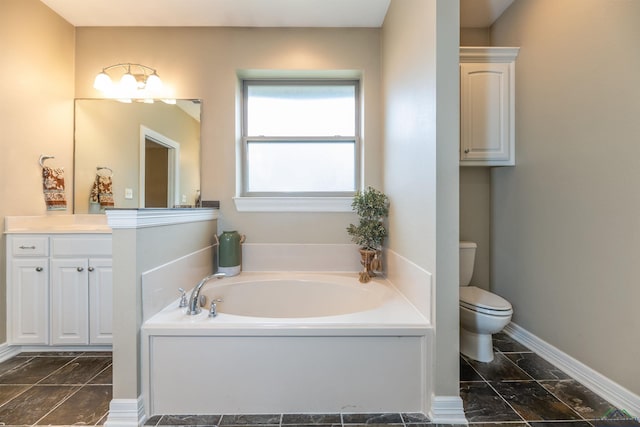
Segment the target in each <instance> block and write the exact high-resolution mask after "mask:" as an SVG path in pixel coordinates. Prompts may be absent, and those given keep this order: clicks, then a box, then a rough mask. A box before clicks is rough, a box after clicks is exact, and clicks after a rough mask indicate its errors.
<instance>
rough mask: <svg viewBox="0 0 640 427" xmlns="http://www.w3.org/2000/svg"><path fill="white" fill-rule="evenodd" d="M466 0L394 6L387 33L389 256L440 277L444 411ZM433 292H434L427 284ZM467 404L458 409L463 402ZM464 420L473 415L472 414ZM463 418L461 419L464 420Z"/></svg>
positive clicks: (411, 0)
mask: <svg viewBox="0 0 640 427" xmlns="http://www.w3.org/2000/svg"><path fill="white" fill-rule="evenodd" d="M459 13H460V12H459V2H458V1H451V0H392V2H391V5H390V7H389V11H388V12H387V16H386V19H385V22H384V26H383V30H382V75H383V85H382V87H383V96H384V115H383V117H384V123H385V131H384V137H385V139H384V190H385V192H386V193H387V195H388V196H389V199H390V201H391V208H390V215H389V241H388V248H389V251H392V252H394V253H396V254H397V255H400V256H401V257H404V258H406V259H408V260H409V261H411V262H413V263H415V264H416V265H417V266H418V267H420V268H422V269H424V270H425V271H426V272H428V273H430V274H431V275H432V276H433V277H434V279H435V280H434V284H435V287H434V289H435V292H434V293H435V295H433V296H432V301H433V305H432V312H434V315H433V318H432V320H433V321H434V324H435V327H436V334H435V335H436V343H435V345H434V347H433V350H434V357H435V363H434V365H433V366H432V367H431V372H432V373H433V378H432V384H430V385H429V386H430V387H431V389H432V393H433V395H434V401H432V402H425V406H426V407H425V408H424V410H425V411H426V412H428V411H430V410H431V413H432V417H434V418H435V419H436V420H437V421H438V422H452V421H451V419H445V418H444V417H441V415H442V414H439V413H438V414H436V413H434V405H435V406H437V405H438V404H440V403H441V402H442V398H445V399H447V398H450V399H451V400H450V401H449V402H453V406H454V407H455V408H454V409H455V410H457V411H459V412H462V403H461V401H460V399H459V389H458V377H459V374H458V173H459V172H458V127H459V112H458V111H459V108H458V93H459V92H458V78H457V76H458V47H459ZM424 286H428V284H427V283H425V284H424ZM456 405H457V406H456ZM462 419H463V420H464V415H462ZM456 421H460V420H459V419H456Z"/></svg>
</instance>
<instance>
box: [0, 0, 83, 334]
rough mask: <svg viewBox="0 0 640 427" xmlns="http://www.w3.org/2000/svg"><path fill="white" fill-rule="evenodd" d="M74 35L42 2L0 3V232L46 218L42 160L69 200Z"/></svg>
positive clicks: (1, 286)
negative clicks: (12, 221) (13, 220)
mask: <svg viewBox="0 0 640 427" xmlns="http://www.w3.org/2000/svg"><path fill="white" fill-rule="evenodd" d="M74 43H75V29H74V27H73V26H72V25H71V24H69V23H68V22H66V21H64V20H63V19H62V18H60V17H59V16H58V15H57V14H55V13H54V12H53V11H52V10H51V9H49V8H48V7H46V6H45V5H44V4H43V3H41V2H40V1H39V0H2V1H0V52H2V54H1V55H0V93H2V97H3V101H2V103H0V129H2V137H0V152H1V155H0V171H2V180H1V181H0V226H1V227H2V230H4V218H5V217H6V216H11V215H44V214H47V211H46V207H45V204H44V197H43V194H42V170H41V168H40V165H39V164H38V158H39V157H40V155H41V154H49V155H52V156H55V157H56V158H55V159H54V160H49V161H48V162H47V164H48V165H50V166H55V167H64V169H65V186H66V196H67V206H68V208H67V210H66V211H55V212H49V213H48V214H50V215H58V214H67V213H71V212H72V195H73V96H74V71H73V66H74V54H75V50H74ZM5 267H6V266H5V238H4V235H2V237H1V238H0V342H5V341H6V327H5V326H6V310H5V306H6V302H5V297H6V294H5V290H6V283H5V277H6V273H5V271H6V270H5Z"/></svg>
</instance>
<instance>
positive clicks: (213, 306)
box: [209, 300, 218, 317]
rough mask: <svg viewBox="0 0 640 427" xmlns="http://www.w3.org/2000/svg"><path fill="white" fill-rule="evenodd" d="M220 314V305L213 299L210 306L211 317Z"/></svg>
mask: <svg viewBox="0 0 640 427" xmlns="http://www.w3.org/2000/svg"><path fill="white" fill-rule="evenodd" d="M217 315H218V307H217V306H216V300H213V301H211V307H209V317H216V316H217Z"/></svg>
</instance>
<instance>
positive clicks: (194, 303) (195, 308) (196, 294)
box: [187, 273, 226, 316]
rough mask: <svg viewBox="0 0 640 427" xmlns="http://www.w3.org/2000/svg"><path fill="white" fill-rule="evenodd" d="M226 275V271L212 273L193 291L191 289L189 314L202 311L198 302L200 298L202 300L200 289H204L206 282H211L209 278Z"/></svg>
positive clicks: (219, 277)
mask: <svg viewBox="0 0 640 427" xmlns="http://www.w3.org/2000/svg"><path fill="white" fill-rule="evenodd" d="M225 276H226V274H224V273H214V274H211V275H209V276H207V277H205V278H204V279H202V280H201V281H200V283H198V284H197V285H196V287H195V288H193V291H191V296H190V297H189V305H188V306H187V314H188V315H189V316H193V315H196V314H198V313H200V312H201V311H202V310H201V309H200V305H199V304H198V303H199V300H200V290H201V289H202V287H203V286H204V285H205V284H207V282H209V280H212V279H222V278H223V277H225Z"/></svg>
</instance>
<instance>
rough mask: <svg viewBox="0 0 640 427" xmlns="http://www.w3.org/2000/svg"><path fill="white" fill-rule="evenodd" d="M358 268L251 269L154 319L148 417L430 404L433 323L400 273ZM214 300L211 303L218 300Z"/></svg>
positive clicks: (145, 349)
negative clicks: (197, 308) (377, 275)
mask: <svg viewBox="0 0 640 427" xmlns="http://www.w3.org/2000/svg"><path fill="white" fill-rule="evenodd" d="M357 277H358V275H357V273H351V274H328V273H324V274H310V273H306V274H295V273H242V274H241V275H239V276H236V277H230V278H223V279H219V280H217V279H213V280H212V281H210V282H209V283H208V284H207V285H205V287H204V288H203V289H202V292H201V295H205V296H206V298H207V300H208V301H211V300H212V299H221V300H222V301H221V302H218V303H217V308H218V315H217V316H216V317H214V318H211V317H208V310H207V309H204V308H203V310H202V313H200V314H199V315H195V316H187V315H186V314H185V313H184V309H180V308H178V301H177V300H176V301H175V302H173V303H171V304H170V305H169V306H167V307H165V308H164V309H163V310H162V311H160V312H159V313H157V314H155V315H154V316H152V317H151V318H149V319H148V320H147V321H146V322H145V323H144V324H143V327H142V353H143V366H142V373H143V378H142V381H143V399H144V406H145V411H146V414H147V416H152V415H158V414H225V413H227V414H245V413H254V414H255V413H300V412H305V413H314V412H315V413H321V412H323V413H327V412H426V411H427V410H428V409H429V403H430V401H429V399H430V387H429V386H428V384H429V378H427V375H428V374H427V373H428V372H430V368H431V363H432V361H431V345H432V340H433V337H432V326H431V325H430V324H429V321H428V319H426V318H425V317H424V316H423V315H422V314H421V313H420V312H419V311H418V310H417V309H416V308H415V307H414V306H413V305H412V304H411V303H410V302H409V301H408V300H407V299H406V298H405V297H404V296H403V295H402V294H401V293H400V292H398V290H397V289H396V288H395V287H394V286H393V285H392V284H391V283H389V282H388V281H385V280H382V279H374V280H372V281H371V282H369V283H367V284H362V283H359V282H358V280H357ZM207 306H208V304H207Z"/></svg>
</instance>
